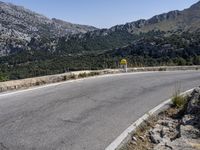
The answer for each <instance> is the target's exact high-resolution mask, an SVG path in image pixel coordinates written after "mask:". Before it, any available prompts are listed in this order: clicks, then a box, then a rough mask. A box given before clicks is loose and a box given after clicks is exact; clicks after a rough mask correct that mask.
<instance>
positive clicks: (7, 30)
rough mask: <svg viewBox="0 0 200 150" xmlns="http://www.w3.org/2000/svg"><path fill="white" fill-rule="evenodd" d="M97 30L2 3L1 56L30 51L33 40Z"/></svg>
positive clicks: (0, 25)
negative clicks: (29, 45) (30, 43)
mask: <svg viewBox="0 0 200 150" xmlns="http://www.w3.org/2000/svg"><path fill="white" fill-rule="evenodd" d="M96 29H97V28H95V27H92V26H86V25H78V24H72V23H68V22H64V21H62V20H58V19H55V18H53V19H49V18H47V17H45V16H43V15H40V14H38V13H35V12H33V11H31V10H28V9H26V8H24V7H22V6H16V5H13V4H11V3H4V2H0V35H1V36H0V56H3V55H8V54H9V53H12V52H16V51H20V50H29V49H30V47H28V46H27V45H28V44H29V42H30V41H31V38H33V37H34V38H35V39H41V38H42V37H48V38H58V37H62V36H69V35H72V34H77V33H86V32H88V31H93V30H96Z"/></svg>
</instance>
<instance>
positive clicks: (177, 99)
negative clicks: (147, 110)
mask: <svg viewBox="0 0 200 150" xmlns="http://www.w3.org/2000/svg"><path fill="white" fill-rule="evenodd" d="M172 103H173V105H174V106H175V107H177V108H181V107H184V106H185V105H186V103H187V101H186V98H185V97H184V96H181V95H178V94H176V95H174V96H173V98H172Z"/></svg>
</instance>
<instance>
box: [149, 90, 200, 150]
mask: <svg viewBox="0 0 200 150" xmlns="http://www.w3.org/2000/svg"><path fill="white" fill-rule="evenodd" d="M149 137H150V139H151V142H152V143H154V144H155V145H156V146H155V147H154V150H158V149H159V150H183V149H186V150H196V149H199V148H200V88H196V89H195V90H194V91H193V92H192V93H191V95H190V96H189V97H188V105H187V108H186V110H185V114H184V116H182V118H181V119H173V118H169V117H163V118H161V119H159V120H158V122H157V124H156V126H155V127H154V128H152V129H151V130H150V131H149Z"/></svg>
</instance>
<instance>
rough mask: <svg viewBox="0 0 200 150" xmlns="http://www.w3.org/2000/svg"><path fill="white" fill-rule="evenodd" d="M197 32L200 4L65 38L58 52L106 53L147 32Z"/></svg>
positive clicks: (168, 33) (199, 27)
mask: <svg viewBox="0 0 200 150" xmlns="http://www.w3.org/2000/svg"><path fill="white" fill-rule="evenodd" d="M196 31H200V2H198V3H196V4H194V5H192V6H191V7H190V8H188V9H185V10H183V11H178V10H175V11H171V12H168V13H164V14H161V15H156V16H154V17H152V18H150V19H148V20H144V19H141V20H138V21H134V22H130V23H126V24H124V25H116V26H113V27H111V28H110V29H101V30H95V31H90V32H87V33H86V34H81V35H74V36H73V38H68V37H66V39H65V40H63V39H61V40H60V41H61V42H60V43H61V44H62V46H61V48H59V47H58V49H59V50H61V49H62V51H65V52H70V53H71V52H77V51H78V52H83V51H92V50H93V51H94V50H108V49H112V48H119V47H123V46H126V45H129V44H130V43H132V42H134V40H136V39H138V38H142V37H143V35H144V34H148V33H149V32H150V33H151V34H152V32H156V34H162V35H163V36H169V35H172V34H181V33H183V32H190V33H192V32H196ZM62 41H64V42H62Z"/></svg>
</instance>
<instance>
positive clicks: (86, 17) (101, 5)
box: [0, 0, 199, 28]
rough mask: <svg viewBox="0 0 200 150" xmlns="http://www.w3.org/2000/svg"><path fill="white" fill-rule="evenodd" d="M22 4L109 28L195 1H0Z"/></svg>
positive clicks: (40, 11) (53, 14) (77, 21)
mask: <svg viewBox="0 0 200 150" xmlns="http://www.w3.org/2000/svg"><path fill="white" fill-rule="evenodd" d="M0 1H3V2H11V3H13V4H16V5H21V6H24V7H25V8H28V9H31V10H33V11H35V12H37V13H40V14H43V15H45V16H47V17H49V18H57V19H62V20H65V21H68V22H72V23H78V24H85V25H92V26H95V27H98V28H110V27H111V26H114V25H117V24H124V23H126V22H132V21H136V20H138V19H148V18H151V17H152V16H154V15H158V14H161V13H165V12H168V11H171V10H183V9H185V8H188V7H189V6H191V5H192V4H194V3H196V2H198V1H199V0H0Z"/></svg>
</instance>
